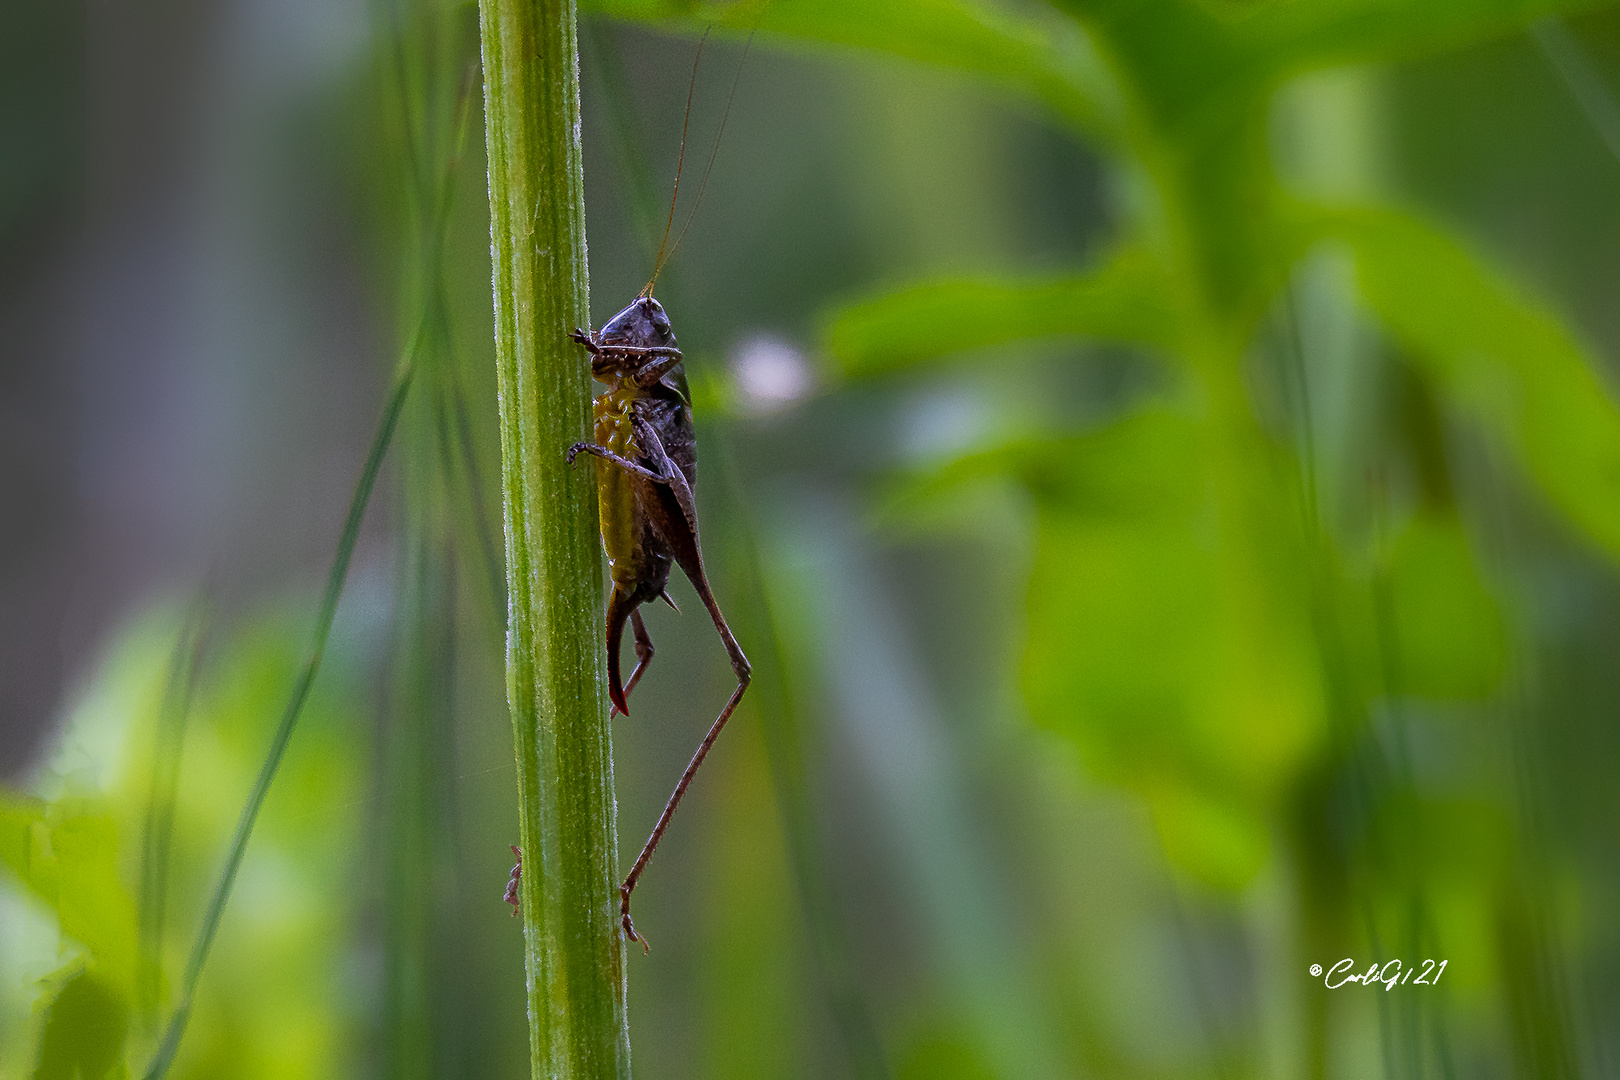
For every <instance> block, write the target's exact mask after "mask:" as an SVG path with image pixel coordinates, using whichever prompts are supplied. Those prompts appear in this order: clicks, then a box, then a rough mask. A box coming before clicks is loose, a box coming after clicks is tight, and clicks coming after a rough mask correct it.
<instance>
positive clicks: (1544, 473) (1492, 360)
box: [1316, 209, 1620, 557]
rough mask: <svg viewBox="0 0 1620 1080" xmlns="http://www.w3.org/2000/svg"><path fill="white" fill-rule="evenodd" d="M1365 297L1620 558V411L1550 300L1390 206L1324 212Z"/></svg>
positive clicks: (1430, 371)
mask: <svg viewBox="0 0 1620 1080" xmlns="http://www.w3.org/2000/svg"><path fill="white" fill-rule="evenodd" d="M1316 224H1317V226H1318V227H1319V228H1320V229H1321V231H1322V233H1324V234H1326V235H1330V236H1334V237H1337V238H1339V239H1342V240H1343V241H1345V242H1347V243H1348V244H1349V245H1350V246H1351V248H1352V249H1353V250H1354V252H1355V255H1356V260H1357V266H1358V273H1359V280H1360V285H1361V291H1362V294H1363V295H1364V297H1365V299H1366V301H1367V303H1368V304H1369V305H1370V306H1371V308H1372V309H1373V311H1375V312H1376V313H1377V314H1378V316H1379V317H1380V318H1381V319H1382V320H1383V321H1384V323H1385V324H1386V325H1388V327H1389V328H1390V329H1391V331H1393V333H1394V334H1395V336H1396V337H1397V338H1398V339H1399V340H1400V341H1401V342H1402V344H1404V345H1405V346H1406V347H1407V349H1408V350H1410V352H1411V355H1412V357H1413V359H1414V360H1415V362H1416V363H1417V365H1418V367H1419V369H1420V370H1421V371H1422V372H1423V373H1424V374H1425V375H1427V376H1428V377H1429V378H1430V379H1432V380H1433V381H1434V383H1435V384H1436V385H1437V386H1438V387H1439V388H1440V390H1441V391H1442V392H1443V393H1444V394H1445V396H1446V397H1447V398H1448V399H1449V400H1450V401H1451V402H1453V403H1454V404H1456V405H1458V406H1459V407H1461V408H1462V409H1464V410H1465V411H1466V412H1468V413H1469V414H1471V415H1473V416H1474V417H1475V418H1477V419H1478V420H1479V421H1480V422H1481V423H1483V424H1484V426H1485V427H1486V428H1487V430H1489V431H1490V432H1492V433H1493V434H1495V435H1497V436H1498V437H1500V439H1501V441H1502V442H1503V443H1505V444H1506V445H1507V446H1508V447H1509V448H1510V449H1511V450H1512V451H1513V452H1514V453H1515V454H1516V455H1517V456H1518V458H1519V460H1520V461H1521V462H1522V464H1523V465H1524V467H1525V469H1526V470H1527V471H1528V473H1529V474H1530V476H1531V477H1533V478H1534V480H1535V481H1536V483H1537V484H1539V485H1540V487H1541V488H1542V490H1543V491H1544V492H1545V493H1546V494H1547V497H1548V498H1549V499H1550V500H1551V501H1552V503H1553V505H1555V506H1557V507H1558V508H1559V509H1560V510H1561V511H1562V512H1563V513H1564V514H1565V515H1566V516H1567V517H1568V518H1569V520H1570V521H1571V522H1572V523H1573V524H1574V525H1575V526H1576V527H1577V528H1579V529H1580V530H1582V531H1583V532H1584V533H1585V534H1586V535H1587V536H1588V537H1590V538H1591V539H1592V540H1594V541H1596V542H1597V544H1598V545H1599V546H1601V547H1602V548H1604V549H1605V550H1607V551H1608V552H1609V554H1610V555H1611V556H1617V557H1620V409H1617V408H1616V405H1615V400H1614V397H1613V395H1612V393H1611V392H1610V390H1609V389H1608V388H1607V387H1605V386H1604V385H1603V383H1602V382H1601V381H1600V380H1599V378H1598V376H1597V374H1596V372H1595V371H1594V370H1593V365H1592V364H1591V362H1590V360H1589V358H1588V354H1587V352H1586V350H1585V349H1583V348H1582V346H1581V345H1580V344H1579V343H1578V342H1577V341H1576V339H1575V337H1574V336H1573V335H1572V334H1571V333H1570V331H1569V330H1568V329H1566V328H1565V327H1564V325H1563V324H1562V323H1561V322H1560V321H1559V320H1558V319H1557V318H1556V317H1555V316H1554V315H1553V314H1552V313H1551V312H1550V311H1549V310H1547V308H1546V307H1544V306H1543V305H1542V304H1540V303H1538V302H1537V301H1535V300H1533V299H1531V298H1530V297H1528V296H1526V295H1524V294H1523V293H1522V292H1520V291H1519V290H1517V289H1515V288H1514V287H1513V286H1512V285H1510V284H1508V283H1507V281H1506V280H1504V279H1503V278H1502V277H1501V276H1499V275H1498V274H1496V273H1494V272H1493V271H1492V270H1491V269H1489V268H1488V267H1487V265H1486V264H1485V263H1484V262H1483V261H1482V260H1480V259H1478V258H1476V257H1474V256H1473V255H1471V254H1470V253H1469V252H1467V251H1466V250H1465V249H1464V248H1463V247H1462V246H1461V245H1460V244H1458V243H1457V242H1456V241H1454V240H1452V239H1450V238H1448V237H1446V236H1445V235H1443V234H1442V233H1440V232H1439V231H1438V230H1436V229H1433V228H1431V227H1429V226H1427V225H1425V224H1423V223H1421V222H1419V221H1417V220H1415V219H1413V218H1411V217H1408V216H1406V215H1403V214H1400V213H1397V212H1395V211H1390V210H1377V209H1357V210H1343V211H1336V212H1326V213H1324V214H1323V215H1322V216H1321V218H1320V219H1318V221H1317V222H1316Z"/></svg>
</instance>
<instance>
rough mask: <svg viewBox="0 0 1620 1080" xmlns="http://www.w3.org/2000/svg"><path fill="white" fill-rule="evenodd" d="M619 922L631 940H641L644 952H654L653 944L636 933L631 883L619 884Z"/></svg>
mask: <svg viewBox="0 0 1620 1080" xmlns="http://www.w3.org/2000/svg"><path fill="white" fill-rule="evenodd" d="M619 922H620V923H621V924H622V925H623V926H624V932H625V935H626V936H627V937H629V939H630V940H631V941H639V942H640V943H641V951H642V952H643V953H644V954H645V953H650V952H652V946H651V945H649V944H647V939H646V938H644V937H642V936H641V935H640V934H638V933H636V924H635V923H633V922H631V921H630V886H629V885H620V886H619Z"/></svg>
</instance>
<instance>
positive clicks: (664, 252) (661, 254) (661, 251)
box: [640, 27, 757, 296]
mask: <svg viewBox="0 0 1620 1080" xmlns="http://www.w3.org/2000/svg"><path fill="white" fill-rule="evenodd" d="M709 29H713V27H710V28H709ZM756 32H757V28H756V30H753V31H750V32H749V34H748V43H747V44H746V45H744V46H743V54H742V59H741V60H738V61H737V73H736V74H735V75H733V76H732V78H731V93H730V94H728V95H727V96H726V111H725V112H723V113H721V114H720V130H719V131H716V132H715V133H714V149H713V150H711V151H710V152H709V163H708V164H707V165H705V166H704V167H703V179H702V180H701V181H699V183H698V193H697V198H696V199H695V200H693V202H692V209H691V211H690V212H688V213H687V215H686V223H685V224H684V225H682V226H681V231H680V234H679V235H677V236H676V237H675V244H674V246H673V247H669V248H667V249H666V248H665V245H666V244H668V243H669V230H670V226H671V225H673V224H674V222H675V198H676V196H678V195H679V194H680V191H681V164H682V163H683V162H684V161H685V159H686V126H687V124H688V123H689V122H690V121H691V119H692V91H693V89H694V88H696V86H697V60H696V59H694V60H693V61H692V84H691V86H688V87H687V89H686V117H685V119H683V120H682V121H681V154H680V158H679V159H678V160H677V161H676V163H675V190H674V192H672V193H671V194H670V199H669V220H668V221H667V222H665V224H664V238H663V240H661V241H659V244H658V261H657V262H656V263H654V264H653V274H652V279H651V280H650V281H648V282H647V284H646V286H645V287H643V288H642V290H641V294H640V295H642V296H651V295H652V290H653V285H654V284H655V283H656V282H657V281H658V275H659V273H660V272H661V271H662V270H663V269H664V264H665V263H666V262H668V261H669V259H670V258H671V257H672V256H673V255H674V254H675V249H676V248H678V247H680V246H681V241H682V240H684V239H686V230H687V229H690V228H691V227H692V219H693V218H695V217H697V212H698V207H699V206H701V205H702V204H703V193H704V191H706V190H708V187H709V173H711V172H712V171H714V162H715V159H716V158H718V157H719V156H720V139H721V137H722V136H724V135H725V133H726V121H727V120H729V119H730V118H731V103H732V102H733V101H735V100H737V84H738V83H740V82H741V81H742V73H743V65H744V64H746V63H747V62H748V51H749V50H750V49H752V48H753V47H754V34H755V33H756ZM708 39H709V30H704V31H703V39H702V40H701V41H699V42H698V56H699V57H701V56H702V55H703V43H704V42H705V41H708Z"/></svg>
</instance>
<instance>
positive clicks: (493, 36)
mask: <svg viewBox="0 0 1620 1080" xmlns="http://www.w3.org/2000/svg"><path fill="white" fill-rule="evenodd" d="M479 21H480V26H481V30H482V38H483V55H484V117H485V125H486V128H485V130H486V139H487V143H488V152H489V203H490V234H491V235H490V244H491V250H492V254H493V261H494V279H495V361H496V367H497V378H498V386H499V392H500V431H501V481H502V485H501V486H502V492H503V495H504V501H505V507H506V576H507V619H508V624H507V698H508V702H509V704H510V706H511V714H512V731H513V739H514V742H515V744H516V750H517V778H518V799H519V811H520V825H519V831H520V837H521V844H522V847H523V863H524V873H523V882H522V890H521V900H522V903H521V910H522V913H523V924H524V927H523V928H524V939H525V946H526V947H525V951H524V961H525V968H526V972H527V982H528V994H529V1049H530V1056H531V1062H532V1067H533V1075H534V1076H535V1077H542V1076H545V1077H578V1078H591V1080H596V1078H601V1077H620V1078H624V1080H628V1077H629V1075H630V1037H629V1029H628V1026H627V1023H626V1016H625V971H624V945H623V939H622V938H621V937H620V933H619V924H618V919H617V914H616V909H617V885H618V867H617V845H616V839H615V832H614V801H613V772H612V769H613V759H612V744H611V741H610V737H609V728H608V724H607V698H606V693H605V689H604V683H605V672H606V666H607V664H606V661H607V656H606V643H605V640H604V638H603V635H602V631H601V625H600V619H601V615H600V609H601V604H602V580H603V578H602V555H601V546H600V543H599V541H598V539H597V525H596V491H595V487H594V485H593V480H592V477H593V476H594V472H593V470H591V469H580V470H578V471H577V472H575V471H573V470H570V469H569V468H568V466H567V464H566V462H565V460H564V453H565V451H566V450H567V448H568V446H569V445H570V444H571V443H573V442H575V441H576V440H579V439H581V438H584V437H585V435H586V433H587V431H588V425H589V421H590V415H591V398H590V378H589V374H588V371H587V368H586V365H585V363H584V360H583V357H582V356H581V355H580V352H579V349H578V347H577V346H575V345H573V344H572V343H570V342H569V340H568V338H567V334H568V331H569V330H570V329H571V328H573V327H575V326H584V325H587V324H588V322H589V309H588V307H587V304H586V281H585V209H584V178H583V174H582V172H581V166H580V146H579V82H578V68H577V60H576V47H577V46H576V41H575V7H574V4H573V3H572V2H570V0H480V4H479Z"/></svg>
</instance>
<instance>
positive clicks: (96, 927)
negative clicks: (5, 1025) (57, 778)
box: [0, 794, 136, 991]
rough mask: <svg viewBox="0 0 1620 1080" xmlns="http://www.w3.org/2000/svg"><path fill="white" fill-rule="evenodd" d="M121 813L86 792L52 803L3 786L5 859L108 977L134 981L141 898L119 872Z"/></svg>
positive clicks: (0, 811) (0, 826)
mask: <svg viewBox="0 0 1620 1080" xmlns="http://www.w3.org/2000/svg"><path fill="white" fill-rule="evenodd" d="M117 856H118V828H117V824H116V822H115V821H114V819H113V816H112V815H111V814H110V813H108V812H106V811H105V810H103V809H101V808H99V807H97V806H95V805H94V804H92V803H89V802H88V801H86V800H82V799H65V800H63V801H61V802H57V803H44V802H40V801H39V800H36V799H24V798H19V797H17V796H14V795H9V794H0V863H3V864H4V865H5V866H6V867H7V868H8V869H9V870H10V871H11V872H12V873H14V874H15V875H17V877H18V879H19V880H20V881H21V882H22V883H23V884H24V885H25V886H27V888H28V890H29V891H30V892H31V893H33V894H34V895H35V896H36V897H38V898H39V899H40V900H41V901H43V902H44V903H45V904H46V906H47V907H49V908H51V910H53V911H55V912H56V916H57V919H58V921H59V923H60V925H61V928H62V933H63V934H65V935H66V936H68V937H70V938H72V939H73V940H75V941H77V942H79V943H80V944H82V945H83V946H84V947H85V948H86V949H87V950H89V952H90V955H91V956H92V957H94V958H95V960H96V962H97V965H98V969H99V970H100V971H101V972H102V977H103V978H105V979H107V980H110V981H111V982H112V983H113V984H114V985H116V986H117V987H119V988H120V989H121V990H125V991H127V990H128V989H130V988H131V987H133V985H134V981H133V980H134V974H135V939H136V932H135V904H134V902H133V901H132V900H131V899H130V897H129V894H128V892H126V891H125V889H124V884H123V882H122V881H121V880H120V879H119V877H118V867H117Z"/></svg>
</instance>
